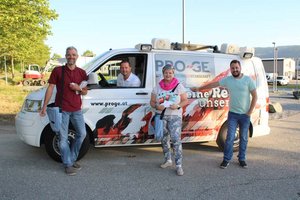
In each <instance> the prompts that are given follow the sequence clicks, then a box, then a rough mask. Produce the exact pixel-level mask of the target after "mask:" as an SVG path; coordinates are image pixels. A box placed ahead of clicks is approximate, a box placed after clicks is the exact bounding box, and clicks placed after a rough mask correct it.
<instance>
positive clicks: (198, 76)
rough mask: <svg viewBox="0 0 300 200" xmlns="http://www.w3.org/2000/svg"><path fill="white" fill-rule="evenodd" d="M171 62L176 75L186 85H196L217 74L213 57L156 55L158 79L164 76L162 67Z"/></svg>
mask: <svg viewBox="0 0 300 200" xmlns="http://www.w3.org/2000/svg"><path fill="white" fill-rule="evenodd" d="M166 64H170V65H172V66H174V68H175V76H176V78H178V79H179V80H180V82H181V83H182V84H183V85H184V86H185V87H195V86H197V85H198V84H199V82H205V81H207V80H210V79H211V78H212V77H214V76H215V69H214V63H213V58H212V57H211V58H210V57H207V56H206V57H203V56H201V57H200V56H196V55H180V54H179V55H174V54H172V55H170V54H156V55H155V71H156V76H157V77H156V78H157V81H158V80H160V79H161V78H162V72H161V71H162V68H163V67H164V66H165V65H166Z"/></svg>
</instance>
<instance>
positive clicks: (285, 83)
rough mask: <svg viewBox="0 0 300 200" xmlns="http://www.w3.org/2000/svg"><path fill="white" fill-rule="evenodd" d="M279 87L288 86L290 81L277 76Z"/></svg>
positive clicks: (284, 77)
mask: <svg viewBox="0 0 300 200" xmlns="http://www.w3.org/2000/svg"><path fill="white" fill-rule="evenodd" d="M276 82H277V85H287V84H288V83H289V79H288V78H287V77H286V76H277V78H276Z"/></svg>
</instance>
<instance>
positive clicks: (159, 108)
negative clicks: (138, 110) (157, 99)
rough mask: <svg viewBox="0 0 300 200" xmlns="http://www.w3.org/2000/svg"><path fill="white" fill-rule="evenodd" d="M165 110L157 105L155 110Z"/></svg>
mask: <svg viewBox="0 0 300 200" xmlns="http://www.w3.org/2000/svg"><path fill="white" fill-rule="evenodd" d="M164 109H165V106H163V105H157V106H156V110H161V111H163V110H164Z"/></svg>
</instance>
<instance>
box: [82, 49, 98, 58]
mask: <svg viewBox="0 0 300 200" xmlns="http://www.w3.org/2000/svg"><path fill="white" fill-rule="evenodd" d="M82 56H85V57H94V56H95V54H94V53H93V52H92V51H91V50H86V51H85V52H84V53H83V54H82Z"/></svg>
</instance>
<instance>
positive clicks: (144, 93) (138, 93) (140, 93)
mask: <svg viewBox="0 0 300 200" xmlns="http://www.w3.org/2000/svg"><path fill="white" fill-rule="evenodd" d="M135 94H136V95H147V94H148V92H137V93H135Z"/></svg>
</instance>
